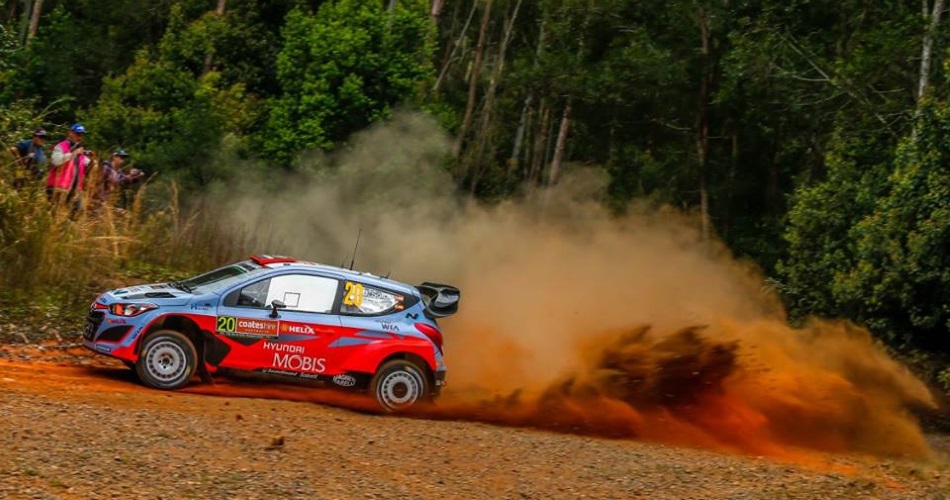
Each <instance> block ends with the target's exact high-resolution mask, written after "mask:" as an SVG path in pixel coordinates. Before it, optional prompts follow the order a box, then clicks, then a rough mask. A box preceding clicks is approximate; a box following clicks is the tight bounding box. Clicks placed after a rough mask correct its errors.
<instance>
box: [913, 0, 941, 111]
mask: <svg viewBox="0 0 950 500" xmlns="http://www.w3.org/2000/svg"><path fill="white" fill-rule="evenodd" d="M943 2H944V0H934V5H933V10H932V11H931V12H930V13H929V14H928V12H927V10H928V9H927V0H923V15H924V21H929V22H928V23H927V27H926V28H925V29H924V40H923V44H922V45H923V46H922V47H921V51H920V78H919V79H918V81H917V100H918V101H919V100H920V99H921V98H923V97H924V94H926V92H927V87H928V86H929V85H930V64H931V61H932V59H933V44H934V34H935V33H937V27H938V25H939V24H940V16H941V14H943Z"/></svg>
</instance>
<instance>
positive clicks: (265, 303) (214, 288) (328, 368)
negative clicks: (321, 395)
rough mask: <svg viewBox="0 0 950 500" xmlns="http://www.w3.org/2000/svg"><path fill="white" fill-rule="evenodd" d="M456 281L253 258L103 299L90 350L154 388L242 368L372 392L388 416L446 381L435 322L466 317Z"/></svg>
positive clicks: (92, 318)
mask: <svg viewBox="0 0 950 500" xmlns="http://www.w3.org/2000/svg"><path fill="white" fill-rule="evenodd" d="M459 298H460V292H459V290H458V289H457V288H455V287H452V286H449V285H441V284H436V283H423V284H422V285H419V286H412V285H407V284H405V283H400V282H397V281H393V280H390V279H387V278H383V277H379V276H374V275H372V274H368V273H361V272H356V271H352V270H349V269H344V268H339V267H332V266H326V265H322V264H316V263H312V262H300V261H297V260H295V259H292V258H287V257H273V256H268V255H265V256H251V258H250V259H249V260H245V261H242V262H238V263H235V264H231V265H229V266H225V267H222V268H220V269H215V270H214V271H211V272H208V273H205V274H202V275H200V276H196V277H194V278H190V279H187V280H183V281H177V282H171V283H161V284H151V285H138V286H132V287H127V288H121V289H117V290H111V291H108V292H106V293H103V294H102V295H100V296H99V297H98V298H96V300H95V302H93V304H92V306H91V307H90V310H89V318H88V320H87V322H86V326H85V330H84V332H83V345H85V346H86V347H87V348H89V349H91V350H93V351H95V352H97V353H100V354H105V355H108V356H112V357H114V358H117V359H120V360H122V361H123V362H125V364H126V365H128V366H129V367H130V368H133V369H134V370H135V371H136V373H137V374H138V376H139V379H140V380H141V381H142V382H143V383H144V384H145V385H147V386H149V387H153V388H156V389H166V390H172V389H178V388H181V387H184V386H185V385H187V384H188V383H189V381H190V380H191V378H192V377H193V376H194V375H195V373H196V372H197V373H198V374H199V375H201V377H202V379H203V380H209V379H210V377H211V375H213V374H215V373H218V372H219V371H221V370H237V371H250V372H259V373H267V374H274V375H282V376H287V377H295V378H298V379H310V380H320V381H324V382H327V383H330V384H334V385H336V386H340V387H347V388H355V389H361V390H366V391H368V392H369V393H370V394H372V396H373V397H374V398H375V399H376V401H377V403H378V404H379V405H380V407H381V408H383V409H384V410H387V411H395V410H400V409H405V408H407V407H409V406H411V405H413V404H414V403H417V402H419V401H424V400H428V399H431V398H434V397H436V396H437V395H438V393H439V391H440V389H441V387H442V386H443V385H444V383H445V362H444V360H443V357H442V332H441V331H440V330H439V326H438V324H437V323H436V319H437V318H441V317H446V316H450V315H452V314H455V313H456V312H457V311H458V303H459Z"/></svg>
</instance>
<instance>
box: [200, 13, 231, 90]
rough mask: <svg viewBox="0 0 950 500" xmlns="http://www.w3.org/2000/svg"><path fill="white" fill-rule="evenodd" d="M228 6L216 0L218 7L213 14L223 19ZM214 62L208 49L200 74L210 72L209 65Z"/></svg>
mask: <svg viewBox="0 0 950 500" xmlns="http://www.w3.org/2000/svg"><path fill="white" fill-rule="evenodd" d="M227 6H228V0H218V5H217V6H216V7H215V8H214V14H215V15H216V16H218V17H224V11H225V9H226V8H227ZM213 62H214V55H213V50H212V49H210V48H209V50H208V53H207V54H205V62H204V67H202V69H201V74H202V75H205V74H207V73H208V72H209V71H211V64H212V63H213Z"/></svg>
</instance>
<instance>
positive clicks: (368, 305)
mask: <svg viewBox="0 0 950 500" xmlns="http://www.w3.org/2000/svg"><path fill="white" fill-rule="evenodd" d="M343 287H344V288H343V304H342V305H341V306H340V312H341V313H342V314H348V315H351V316H375V315H378V314H385V313H388V312H391V311H395V310H399V309H402V303H403V300H404V297H403V296H402V295H396V294H395V293H392V292H388V291H386V290H381V289H379V288H375V287H372V286H367V285H364V284H362V283H355V282H352V281H347V282H346V283H345V284H344V285H343Z"/></svg>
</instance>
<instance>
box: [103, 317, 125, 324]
mask: <svg viewBox="0 0 950 500" xmlns="http://www.w3.org/2000/svg"><path fill="white" fill-rule="evenodd" d="M106 323H109V324H112V325H124V324H126V322H125V320H124V319H112V318H109V319H107V320H106Z"/></svg>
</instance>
